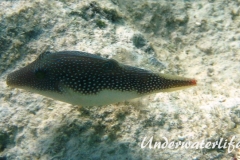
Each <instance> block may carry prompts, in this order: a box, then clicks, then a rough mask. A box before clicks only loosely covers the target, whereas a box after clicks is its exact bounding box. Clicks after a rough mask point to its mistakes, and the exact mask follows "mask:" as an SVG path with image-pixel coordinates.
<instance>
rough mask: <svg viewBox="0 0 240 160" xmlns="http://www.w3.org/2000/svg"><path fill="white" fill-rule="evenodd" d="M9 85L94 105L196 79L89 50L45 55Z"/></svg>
mask: <svg viewBox="0 0 240 160" xmlns="http://www.w3.org/2000/svg"><path fill="white" fill-rule="evenodd" d="M7 84H8V85H10V86H14V87H18V88H23V89H27V90H30V91H33V92H37V93H39V94H42V95H46V96H49V97H51V98H54V99H58V100H60V101H64V102H68V103H71V104H77V105H83V106H92V105H104V104H110V103H115V102H120V101H123V100H127V99H132V98H136V97H140V96H143V95H147V94H151V93H156V92H160V91H171V90H177V89H181V88H183V87H184V88H185V87H189V86H194V85H196V80H194V79H188V78H182V77H177V76H168V75H164V74H157V73H152V72H150V71H147V70H143V69H139V68H135V67H131V66H127V65H123V64H120V63H118V62H117V61H115V60H113V59H105V58H102V57H100V56H97V55H93V54H89V53H85V52H78V51H62V52H56V53H50V52H46V53H44V54H41V55H40V56H39V57H38V59H37V60H35V61H34V62H33V63H31V64H29V65H28V66H26V67H24V68H22V69H20V70H18V71H15V72H13V73H11V74H9V75H8V77H7Z"/></svg>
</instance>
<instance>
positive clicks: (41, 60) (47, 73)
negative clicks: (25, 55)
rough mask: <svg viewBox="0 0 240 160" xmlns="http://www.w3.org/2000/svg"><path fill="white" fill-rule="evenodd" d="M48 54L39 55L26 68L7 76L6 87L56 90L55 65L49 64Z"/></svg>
mask: <svg viewBox="0 0 240 160" xmlns="http://www.w3.org/2000/svg"><path fill="white" fill-rule="evenodd" d="M47 54H49V53H48V52H46V53H44V54H41V55H40V56H39V57H38V58H37V59H36V60H35V61H34V62H32V63H30V64H28V65H27V66H25V67H23V68H21V69H19V70H16V71H14V72H12V73H10V74H9V75H8V76H7V80H6V82H7V85H8V86H10V87H15V88H21V89H27V90H39V91H47V90H52V91H56V90H58V86H57V84H58V83H57V82H58V79H57V78H56V76H55V74H54V72H56V69H57V68H56V66H54V64H56V63H53V62H51V63H49V60H50V59H49V58H46V56H48V55H47Z"/></svg>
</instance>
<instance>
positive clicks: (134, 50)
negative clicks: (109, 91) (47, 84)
mask: <svg viewBox="0 0 240 160" xmlns="http://www.w3.org/2000/svg"><path fill="white" fill-rule="evenodd" d="M239 28H240V1H239V0H231V1H216V0H202V1H175V2H174V1H167V0H151V1H148V0H138V1H130V0H101V1H89V0H85V1H79V0H68V1H67V0H66V1H65V0H59V1H49V0H29V1H27V0H26V1H25V0H13V1H9V0H2V1H0V160H15V159H19V160H20V159H25V160H27V159H29V160H30V159H31V160H33V159H40V160H45V159H46V160H47V159H52V160H55V159H56V160H70V159H71V160H78V159H91V160H98V159H109V160H111V159H113V160H114V159H120V160H121V159H124V160H126V159H128V160H146V159H149V160H153V159H161V160H167V159H176V160H177V159H192V160H210V159H211V160H215V159H216V160H217V159H223V160H229V159H232V158H234V157H235V158H237V157H239V158H240V150H238V149H233V151H232V152H228V148H218V147H213V148H202V149H190V148H188V149H186V148H181V147H177V148H174V149H169V148H160V149H158V148H149V147H146V148H141V144H142V142H143V139H144V137H147V138H148V139H149V138H150V137H152V136H153V140H152V143H153V145H154V143H155V142H161V143H164V142H166V140H165V139H164V137H166V138H167V139H168V141H169V142H170V141H171V142H179V141H180V142H188V141H192V142H202V141H204V142H216V141H219V140H220V139H221V138H223V139H224V142H230V141H231V139H232V138H233V137H235V138H234V142H235V143H238V142H240V136H239V133H240V130H239V125H240V89H239V88H240V63H239V61H240V29H239ZM62 50H79V51H86V52H90V53H94V54H98V55H101V56H103V57H106V58H113V59H116V60H118V61H120V62H122V63H125V64H129V65H132V66H136V67H140V68H144V69H148V70H152V71H155V72H162V73H170V74H175V75H182V76H186V77H192V78H196V79H197V80H198V86H197V87H194V88H191V89H187V90H181V91H177V92H171V93H158V94H153V95H150V96H145V97H142V98H139V99H135V100H132V101H128V102H123V103H118V104H112V105H107V106H101V107H81V106H73V105H70V104H66V103H62V102H59V101H55V100H52V99H49V98H47V97H43V96H40V95H38V94H34V93H30V92H28V91H25V90H21V89H14V88H10V87H8V86H7V85H6V76H7V74H8V73H10V72H12V71H13V70H15V69H18V68H20V67H22V66H25V65H27V64H28V63H30V62H32V61H33V60H35V59H36V57H37V56H38V55H39V54H40V53H42V52H45V51H62ZM225 140H226V141H225ZM224 142H223V143H224Z"/></svg>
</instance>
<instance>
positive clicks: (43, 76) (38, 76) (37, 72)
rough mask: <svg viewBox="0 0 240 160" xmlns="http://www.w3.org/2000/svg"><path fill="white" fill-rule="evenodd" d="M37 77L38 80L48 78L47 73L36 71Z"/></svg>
mask: <svg viewBox="0 0 240 160" xmlns="http://www.w3.org/2000/svg"><path fill="white" fill-rule="evenodd" d="M35 76H36V77H37V79H44V78H45V77H46V71H42V70H37V71H35Z"/></svg>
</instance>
